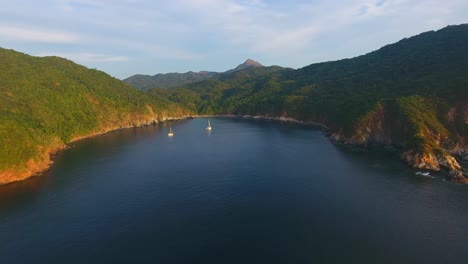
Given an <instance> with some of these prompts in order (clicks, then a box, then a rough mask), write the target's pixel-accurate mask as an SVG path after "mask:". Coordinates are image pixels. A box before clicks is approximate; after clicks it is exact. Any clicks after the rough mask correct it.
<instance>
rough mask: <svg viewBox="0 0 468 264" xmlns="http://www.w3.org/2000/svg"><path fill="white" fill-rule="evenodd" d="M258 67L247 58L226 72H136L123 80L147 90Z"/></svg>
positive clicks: (258, 64)
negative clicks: (151, 73)
mask: <svg viewBox="0 0 468 264" xmlns="http://www.w3.org/2000/svg"><path fill="white" fill-rule="evenodd" d="M258 67H263V65H262V64H260V63H258V62H256V61H254V60H251V59H247V60H246V61H245V62H244V63H242V64H240V65H239V66H237V67H236V68H234V69H231V70H228V71H226V72H212V71H200V72H193V71H189V72H186V73H165V74H164V73H158V74H156V75H153V76H151V75H144V74H136V75H132V76H130V77H128V78H126V79H124V80H123V81H124V82H126V83H128V84H130V85H131V86H133V87H135V88H138V89H140V90H143V91H147V90H150V89H152V88H171V87H176V86H181V85H185V84H189V83H194V82H198V81H202V80H205V79H208V78H211V77H214V76H216V75H219V74H223V73H232V72H236V71H242V70H247V69H252V68H258Z"/></svg>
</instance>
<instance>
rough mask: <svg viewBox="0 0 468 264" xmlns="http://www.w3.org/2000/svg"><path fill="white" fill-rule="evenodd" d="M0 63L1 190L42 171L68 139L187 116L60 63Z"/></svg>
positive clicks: (19, 59) (7, 55)
mask: <svg viewBox="0 0 468 264" xmlns="http://www.w3.org/2000/svg"><path fill="white" fill-rule="evenodd" d="M0 61H1V63H0V142H1V144H0V184H1V183H7V182H11V181H15V180H20V179H24V178H26V177H28V176H30V175H32V174H34V173H36V172H38V171H41V170H43V169H45V168H47V167H48V165H49V163H50V154H51V153H53V152H54V151H56V150H57V149H59V148H62V147H63V146H64V145H65V144H66V143H69V142H70V141H72V140H73V139H77V138H80V137H85V136H90V135H93V134H99V133H103V132H106V131H110V130H113V129H117V128H120V127H129V126H139V125H143V124H150V123H153V122H158V121H161V120H165V119H166V118H177V117H182V116H185V115H187V114H189V112H188V111H186V110H184V109H183V108H182V107H179V106H178V105H176V104H174V103H173V102H170V101H168V100H166V99H164V98H160V97H159V98H158V97H156V96H151V95H149V94H147V93H144V92H141V91H138V90H136V89H134V88H132V87H130V86H129V85H127V84H125V83H123V82H122V81H120V80H118V79H115V78H113V77H110V76H109V75H107V74H105V73H103V72H101V71H97V70H90V69H87V68H85V67H83V66H80V65H77V64H75V63H73V62H71V61H69V60H66V59H62V58H59V57H44V58H39V57H33V56H29V55H25V54H22V53H19V52H16V51H13V50H6V49H0Z"/></svg>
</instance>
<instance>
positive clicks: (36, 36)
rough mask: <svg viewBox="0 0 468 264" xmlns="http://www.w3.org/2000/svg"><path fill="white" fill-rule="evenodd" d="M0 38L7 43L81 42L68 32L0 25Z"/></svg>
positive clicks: (77, 37)
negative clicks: (7, 41)
mask: <svg viewBox="0 0 468 264" xmlns="http://www.w3.org/2000/svg"><path fill="white" fill-rule="evenodd" d="M0 37H1V38H3V39H4V40H9V41H29V42H47V43H76V42H79V41H82V40H83V37H82V36H79V35H77V34H74V33H70V32H62V31H53V30H49V29H43V28H34V27H18V26H3V25H0Z"/></svg>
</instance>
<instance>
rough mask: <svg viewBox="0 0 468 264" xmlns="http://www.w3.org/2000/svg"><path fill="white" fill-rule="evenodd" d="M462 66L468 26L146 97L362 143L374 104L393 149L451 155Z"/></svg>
mask: <svg viewBox="0 0 468 264" xmlns="http://www.w3.org/2000/svg"><path fill="white" fill-rule="evenodd" d="M466 69H468V25H467V24H465V25H459V26H449V27H446V28H444V29H441V30H439V31H436V32H434V31H430V32H426V33H422V34H420V35H418V36H414V37H411V38H408V39H403V40H401V41H399V42H398V43H395V44H391V45H387V46H385V47H383V48H381V49H379V50H377V51H374V52H371V53H368V54H365V55H362V56H359V57H356V58H352V59H343V60H339V61H333V62H324V63H317V64H312V65H309V66H307V67H304V68H302V69H298V70H290V69H269V68H257V69H250V70H245V71H239V72H236V73H226V74H223V75H220V76H216V77H215V78H210V79H206V80H203V81H201V82H197V83H192V84H188V85H184V86H182V87H179V88H176V89H171V90H170V91H161V90H160V89H153V90H151V91H150V92H151V93H152V94H156V95H158V94H162V93H163V94H165V95H166V96H168V97H169V98H170V99H171V100H173V101H175V102H179V103H182V104H184V105H187V106H189V107H190V108H191V109H192V110H193V111H197V112H199V113H201V114H235V115H247V114H248V115H264V116H288V117H293V118H296V119H300V120H303V121H313V122H319V123H322V124H325V125H327V126H328V127H329V128H330V129H331V130H332V131H334V132H336V133H340V134H342V135H344V136H345V137H347V138H353V137H358V136H362V138H363V140H364V141H366V140H367V141H368V140H369V139H370V137H371V136H372V135H370V134H371V133H373V132H368V130H369V129H367V128H368V127H372V124H370V123H369V122H371V121H372V122H381V121H382V120H379V118H378V116H377V117H376V115H375V111H376V109H378V108H379V107H380V108H382V109H383V110H382V111H383V112H382V113H381V115H382V116H381V118H385V117H387V118H385V120H383V122H384V124H383V125H384V130H387V131H392V133H388V135H385V136H388V137H390V139H391V141H392V142H393V143H394V144H398V145H401V146H402V147H403V148H405V149H413V148H415V149H420V150H421V151H424V150H435V149H438V150H440V149H445V150H447V151H455V150H454V148H455V146H456V145H457V144H458V145H462V146H466V144H467V143H468V124H467V120H468V110H467V109H468V71H467V70H466ZM370 117H372V118H370ZM366 131H367V132H366ZM381 132H382V133H386V132H385V131H381ZM359 133H361V134H362V135H359ZM366 134H367V135H366ZM366 137H367V138H366Z"/></svg>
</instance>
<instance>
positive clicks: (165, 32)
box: [0, 0, 468, 78]
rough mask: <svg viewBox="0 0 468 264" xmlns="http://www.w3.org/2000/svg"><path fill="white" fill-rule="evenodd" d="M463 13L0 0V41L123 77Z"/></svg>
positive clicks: (331, 52)
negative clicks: (64, 58)
mask: <svg viewBox="0 0 468 264" xmlns="http://www.w3.org/2000/svg"><path fill="white" fill-rule="evenodd" d="M462 23H468V1H466V0H445V1H440V0H364V1H354V0H349V1H347V0H346V1H322V0H309V1H305V0H289V1H279V0H251V1H248V0H198V1H195V0H193V1H188V0H167V1H166V0H158V1H152V0H40V1H36V0H14V1H12V0H0V47H3V48H10V49H15V50H18V51H21V52H24V53H28V54H31V55H36V56H47V55H57V56H61V57H66V58H68V59H71V60H73V61H75V62H77V63H80V64H83V65H85V66H87V67H90V68H97V69H100V70H103V71H105V72H107V73H109V74H110V75H112V76H115V77H117V78H126V77H128V76H130V75H133V74H136V73H142V74H151V75H153V74H156V73H167V72H186V71H189V70H193V71H199V70H212V71H225V70H228V69H231V68H234V67H235V66H237V65H238V64H239V63H242V62H243V61H244V60H246V59H247V58H252V59H254V60H257V61H259V62H261V63H262V64H264V65H281V66H287V67H292V68H300V67H303V66H306V65H309V64H311V63H315V62H321V61H328V60H336V59H341V58H348V57H354V56H357V55H361V54H364V53H367V52H370V51H372V50H375V49H378V48H380V47H381V46H383V45H386V44H389V43H393V42H396V41H398V40H400V39H402V38H405V37H409V36H413V35H416V34H419V33H421V32H424V31H428V30H436V29H440V28H442V27H445V26H447V25H454V24H462Z"/></svg>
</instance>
